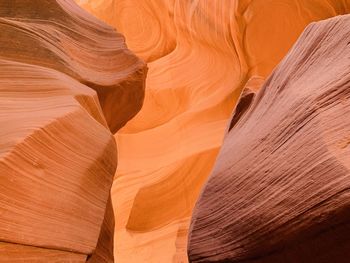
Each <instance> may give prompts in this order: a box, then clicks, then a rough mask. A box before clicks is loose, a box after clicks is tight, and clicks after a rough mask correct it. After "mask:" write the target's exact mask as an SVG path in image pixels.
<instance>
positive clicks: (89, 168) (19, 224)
mask: <svg viewBox="0 0 350 263" xmlns="http://www.w3.org/2000/svg"><path fill="white" fill-rule="evenodd" d="M145 71H146V67H145V64H144V63H143V62H142V61H141V60H139V59H138V58H137V57H136V56H135V55H133V54H132V53H131V52H130V51H129V50H127V48H126V46H125V43H124V39H123V37H122V35H120V34H118V33H117V32H116V31H115V30H114V29H112V28H111V27H110V26H107V25H105V24H104V23H102V22H100V21H99V20H97V19H96V18H94V17H93V16H91V15H90V14H88V13H87V12H85V11H84V10H82V9H81V8H80V7H79V6H77V5H76V3H75V2H74V1H71V0H50V1H48V0H30V1H29V0H28V1H26V0H24V1H17V0H14V1H0V187H1V191H0V196H1V197H0V240H1V243H0V261H1V262H28V261H29V262H63V261H64V262H85V260H86V258H87V256H88V255H89V256H91V255H92V254H93V255H92V256H91V257H90V259H89V262H113V253H112V252H111V251H108V249H109V250H111V249H112V246H111V245H112V243H113V233H112V232H113V223H114V222H113V215H112V213H111V212H112V207H111V203H107V201H108V199H109V197H110V188H111V185H112V182H113V176H114V174H115V170H116V166H117V148H116V143H115V139H114V137H113V135H112V133H111V131H113V132H114V131H116V130H118V129H119V128H120V127H121V126H123V125H124V124H125V123H126V122H127V121H128V120H129V119H130V118H131V117H132V116H134V115H135V114H136V113H137V111H138V110H139V109H140V107H141V105H142V101H143V95H144V87H143V82H144V78H145V75H144V73H145ZM105 215H106V216H105ZM101 229H102V231H101ZM98 240H100V242H99V244H97V243H98ZM109 244H111V245H110V246H108V245H109Z"/></svg>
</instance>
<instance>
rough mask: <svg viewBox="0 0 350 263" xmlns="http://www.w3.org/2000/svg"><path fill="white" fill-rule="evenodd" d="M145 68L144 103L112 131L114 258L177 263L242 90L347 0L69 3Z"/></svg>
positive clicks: (99, 0) (183, 259) (109, 0)
mask: <svg viewBox="0 0 350 263" xmlns="http://www.w3.org/2000/svg"><path fill="white" fill-rule="evenodd" d="M76 1H77V2H79V3H80V4H81V5H82V6H83V7H84V8H86V9H87V10H89V11H90V12H92V13H94V14H95V15H97V16H98V17H99V18H101V19H103V20H104V21H105V22H107V23H110V24H111V25H113V26H115V27H116V28H117V29H118V31H120V32H122V33H123V34H124V35H125V37H126V43H127V44H128V46H129V47H130V48H131V49H132V50H133V51H134V52H135V53H136V54H137V55H138V56H140V57H142V58H143V59H144V60H146V61H147V62H148V67H149V71H148V75H147V80H146V94H145V102H144V105H143V107H142V109H141V111H140V113H139V114H138V115H136V117H135V118H134V119H133V120H131V121H130V122H129V123H128V124H127V125H126V126H125V127H123V129H122V130H121V131H120V132H118V133H117V135H116V139H117V142H118V147H119V148H118V149H119V163H118V169H117V176H116V179H115V182H114V187H113V190H112V199H113V202H114V207H115V215H116V229H115V234H116V235H115V238H116V245H115V255H116V257H117V258H118V262H127V263H130V262H137V263H139V262H186V261H187V255H186V246H187V244H186V240H187V232H188V227H189V220H190V217H191V215H192V209H193V207H194V204H195V202H196V200H197V198H198V195H199V192H200V189H201V187H202V186H203V184H204V182H205V181H206V179H207V176H208V174H209V173H210V171H211V169H212V166H213V164H214V162H215V158H216V156H217V153H218V151H219V148H220V146H221V144H222V140H223V137H224V134H225V129H226V127H227V122H228V121H229V118H230V116H231V112H232V109H233V107H234V105H235V103H236V102H237V100H238V98H239V94H240V93H241V91H242V89H243V87H244V86H245V85H246V84H247V81H248V80H250V83H248V84H247V85H248V86H251V87H253V86H254V87H259V86H260V84H261V82H262V79H264V78H266V77H267V76H268V75H269V74H270V73H271V71H272V69H273V68H274V67H275V65H276V64H277V63H278V62H279V61H280V60H281V59H282V58H283V57H284V55H285V54H286V53H287V51H288V49H289V48H290V47H291V46H292V44H293V43H294V42H295V41H296V39H297V38H298V36H299V34H300V33H301V32H302V31H303V29H304V28H305V27H306V26H307V25H308V24H309V23H310V22H312V21H316V20H321V19H325V18H329V17H332V16H336V15H337V14H344V13H347V12H349V10H350V8H349V2H348V1H347V0H345V1H343V0H314V1H304V0H295V1H286V0H268V1H267V0H254V1H251V0H242V1H235V0H217V1H213V0H200V1H190V0H147V1H139V0H76Z"/></svg>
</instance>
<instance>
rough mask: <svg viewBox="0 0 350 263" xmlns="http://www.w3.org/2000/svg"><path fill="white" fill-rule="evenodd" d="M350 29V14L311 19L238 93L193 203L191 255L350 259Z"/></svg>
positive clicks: (206, 258) (317, 261) (204, 258)
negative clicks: (253, 83) (272, 65)
mask: <svg viewBox="0 0 350 263" xmlns="http://www.w3.org/2000/svg"><path fill="white" fill-rule="evenodd" d="M349 36H350V15H346V16H345V15H344V16H338V17H336V18H331V19H328V20H324V21H321V22H317V23H313V24H311V25H310V26H308V27H307V28H306V30H305V31H304V33H303V34H302V36H301V37H300V38H299V40H298V42H297V43H296V44H295V46H294V47H293V48H292V49H291V51H290V52H289V53H288V54H287V56H286V57H285V58H284V59H283V61H282V62H281V63H280V64H279V66H278V67H277V68H276V69H275V70H274V72H273V74H272V75H271V76H270V77H269V78H268V79H267V80H266V82H265V84H264V85H263V86H262V88H261V89H260V90H259V91H258V92H257V93H255V92H254V91H253V90H252V89H249V87H248V90H247V91H245V92H244V93H243V94H242V97H241V99H240V102H239V103H238V106H237V107H236V110H235V114H234V116H233V118H232V122H231V125H230V127H229V130H228V133H227V135H226V137H225V140H224V143H223V146H222V148H221V151H220V154H219V156H218V159H217V162H216V164H215V168H214V170H213V172H212V174H211V176H210V178H209V180H208V182H207V183H206V185H205V187H204V189H203V192H202V193H201V196H200V198H199V201H198V202H197V205H196V208H195V210H194V214H193V218H192V224H191V231H190V238H189V240H190V241H189V250H188V252H189V258H190V261H191V262H247V263H248V262H249V263H253V262H254V263H263V262H266V263H274V262H276V263H279V262H286V263H288V262H291V263H292V262H313V263H322V262H336V263H345V262H348V261H349V257H350V252H349V247H350V226H349V222H350V210H349V207H350V202H349V189H350V188H349V187H350V119H349V116H350V42H349V40H350V39H349ZM248 98H249V99H248ZM239 106H240V107H239Z"/></svg>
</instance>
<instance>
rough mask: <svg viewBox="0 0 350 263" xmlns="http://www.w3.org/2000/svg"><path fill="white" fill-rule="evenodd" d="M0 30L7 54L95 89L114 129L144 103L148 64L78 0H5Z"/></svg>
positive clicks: (0, 42)
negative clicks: (82, 8)
mask: <svg viewBox="0 0 350 263" xmlns="http://www.w3.org/2000/svg"><path fill="white" fill-rule="evenodd" d="M0 30H1V38H0V56H1V57H2V58H6V59H8V60H12V61H18V62H24V63H30V64H35V65H40V66H44V67H49V68H53V69H56V70H58V71H60V72H63V73H65V74H67V75H69V76H71V77H73V78H75V79H76V80H78V81H79V82H81V83H84V84H86V85H87V86H89V87H90V88H93V89H94V90H96V91H97V94H98V96H99V100H100V104H101V106H102V109H103V112H104V115H105V118H106V120H107V123H108V124H109V126H110V129H111V131H112V132H113V133H114V132H115V131H117V130H118V129H119V128H121V127H122V126H123V125H124V124H125V123H126V122H127V121H128V120H129V119H130V118H132V117H133V116H134V115H135V114H136V113H137V112H138V111H139V109H140V108H141V106H142V101H143V92H142V90H143V82H144V79H145V71H146V66H145V63H144V62H142V61H141V60H139V59H138V58H137V57H136V56H135V55H133V54H132V53H131V52H130V51H129V50H128V49H127V48H126V45H125V43H124V37H123V36H122V35H121V34H119V33H117V32H116V31H115V30H113V29H112V28H111V27H109V26H107V25H106V24H104V23H102V22H100V21H99V20H97V19H96V18H94V17H93V16H91V15H90V14H88V13H86V12H84V11H82V10H81V8H80V7H79V6H77V5H76V4H75V3H74V1H73V0H54V1H48V0H34V1H29V0H25V1H2V2H1V3H0ZM116 100H119V101H120V103H115V101H116ZM130 101H133V102H134V103H131V104H130V103H129V102H130Z"/></svg>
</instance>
